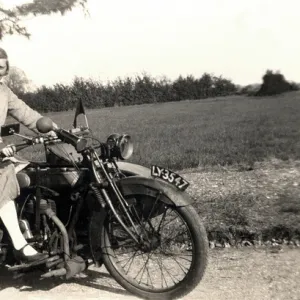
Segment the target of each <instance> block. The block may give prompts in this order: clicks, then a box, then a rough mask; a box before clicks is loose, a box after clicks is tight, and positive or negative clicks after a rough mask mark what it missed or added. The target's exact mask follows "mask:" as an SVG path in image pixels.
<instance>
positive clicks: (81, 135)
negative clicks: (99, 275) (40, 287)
mask: <svg viewBox="0 0 300 300" xmlns="http://www.w3.org/2000/svg"><path fill="white" fill-rule="evenodd" d="M37 129H38V130H39V132H40V133H41V134H46V133H47V132H49V131H51V130H53V131H55V133H56V135H57V138H52V137H45V136H44V137H43V138H39V139H37V138H36V137H33V138H32V137H28V136H24V135H21V134H20V125H19V124H18V123H15V124H8V125H4V126H2V128H1V136H2V137H4V136H9V135H15V136H21V137H22V138H23V142H22V143H19V144H15V147H16V149H17V151H20V150H22V149H24V148H26V147H29V146H32V145H35V144H36V143H38V142H37V141H38V140H39V141H40V143H42V144H43V147H44V150H45V154H46V160H45V161H42V162H35V161H33V160H24V159H23V158H20V157H18V155H15V157H12V158H5V160H7V161H8V162H9V163H13V164H14V166H15V170H16V175H17V179H18V183H19V186H20V195H19V196H18V198H17V199H16V200H15V203H16V209H17V214H18V219H19V225H20V229H21V231H22V234H23V235H24V237H25V239H26V240H27V242H28V243H29V244H31V245H32V246H33V247H34V248H35V249H37V250H38V251H40V252H42V253H46V254H48V257H47V258H46V259H44V260H42V261H35V262H32V263H19V262H17V261H16V259H15V257H14V252H13V246H12V243H11V240H10V237H9V235H8V232H7V231H6V229H5V227H4V226H3V223H2V222H1V223H0V263H1V265H3V266H6V268H7V269H8V271H11V272H12V273H13V274H14V275H21V274H25V276H26V274H28V273H30V272H36V271H37V270H38V271H39V272H41V271H42V274H41V275H40V276H41V278H51V277H60V278H63V279H66V280H68V279H70V278H72V277H74V276H75V275H77V274H80V273H82V272H84V271H85V270H87V269H88V268H89V266H90V265H91V264H93V265H94V266H96V267H100V266H102V264H104V266H105V268H106V269H107V271H108V272H109V273H110V275H111V276H112V278H114V280H116V281H117V282H118V283H119V284H120V285H121V286H122V287H123V288H125V289H126V290H127V291H129V292H130V293H132V294H133V295H135V296H138V297H141V298H144V299H176V298H179V297H183V296H184V295H186V294H188V293H190V292H191V291H192V290H193V289H194V288H195V287H196V286H197V285H198V284H199V283H200V281H201V279H202V278H203V275H204V272H205V270H206V266H207V254H208V239H207V234H206V231H205V228H204V226H203V224H202V222H201V220H200V218H199V216H198V214H197V213H196V211H195V209H194V208H193V206H192V204H191V200H190V198H189V196H188V194H187V192H186V189H187V187H188V186H189V183H188V182H187V181H186V180H185V179H184V178H183V177H181V176H180V175H178V174H176V173H174V172H172V171H170V170H168V169H165V168H163V167H161V166H156V165H153V166H152V167H151V169H148V168H144V167H143V166H139V165H134V164H129V163H128V164H126V163H125V162H124V161H125V160H127V159H129V158H130V157H131V155H132V153H133V143H132V141H131V139H130V136H129V135H127V134H111V135H109V136H108V137H107V140H106V141H105V142H101V141H99V140H98V139H96V138H95V137H94V136H93V135H92V134H91V130H90V129H89V128H86V127H78V128H73V129H69V130H67V129H63V128H58V127H54V126H53V123H52V121H51V120H50V119H49V118H47V117H43V118H41V119H39V120H38V122H37ZM72 149H73V151H72Z"/></svg>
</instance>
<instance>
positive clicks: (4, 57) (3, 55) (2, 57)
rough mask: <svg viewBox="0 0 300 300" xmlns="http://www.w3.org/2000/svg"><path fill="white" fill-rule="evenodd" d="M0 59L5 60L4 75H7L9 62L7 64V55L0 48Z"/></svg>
mask: <svg viewBox="0 0 300 300" xmlns="http://www.w3.org/2000/svg"><path fill="white" fill-rule="evenodd" d="M0 59H7V62H6V67H7V68H6V74H8V71H9V62H8V56H7V53H6V51H5V50H4V49H3V48H0Z"/></svg>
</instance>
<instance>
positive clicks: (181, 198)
mask: <svg viewBox="0 0 300 300" xmlns="http://www.w3.org/2000/svg"><path fill="white" fill-rule="evenodd" d="M117 185H118V187H119V189H120V191H121V193H122V194H123V195H124V196H129V195H132V194H137V193H140V194H150V195H156V196H157V191H160V192H161V195H160V200H162V201H164V202H165V203H166V204H171V205H175V206H178V207H179V206H187V205H191V204H192V200H191V198H190V197H189V195H188V194H187V193H186V192H184V191H180V190H178V189H177V188H176V187H174V186H173V185H171V184H168V183H166V182H164V181H161V180H159V179H154V178H145V177H140V176H131V177H126V178H122V179H120V180H118V181H117Z"/></svg>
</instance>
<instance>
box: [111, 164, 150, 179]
mask: <svg viewBox="0 0 300 300" xmlns="http://www.w3.org/2000/svg"><path fill="white" fill-rule="evenodd" d="M116 163H117V165H118V167H119V169H120V170H121V171H122V172H123V173H125V174H126V175H127V176H134V175H138V176H142V177H147V178H151V170H150V169H149V168H146V167H144V166H141V165H138V164H132V163H129V162H124V161H118V162H116Z"/></svg>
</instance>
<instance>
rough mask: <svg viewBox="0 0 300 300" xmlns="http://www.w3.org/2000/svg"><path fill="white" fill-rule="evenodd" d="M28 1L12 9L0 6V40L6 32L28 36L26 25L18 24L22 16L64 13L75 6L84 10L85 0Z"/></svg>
mask: <svg viewBox="0 0 300 300" xmlns="http://www.w3.org/2000/svg"><path fill="white" fill-rule="evenodd" d="M28 2H29V3H25V4H22V5H18V6H15V7H14V8H12V9H5V8H3V7H0V13H1V17H0V40H2V39H3V37H4V36H5V35H8V34H9V35H12V34H19V35H22V36H25V37H27V38H29V37H30V33H29V32H28V31H27V29H26V27H24V26H21V25H20V22H21V21H22V18H24V17H26V16H30V15H33V16H41V15H50V14H52V13H61V15H64V14H65V13H66V12H68V11H71V10H72V9H73V8H74V7H76V6H81V7H82V8H83V9H84V10H85V11H86V9H85V3H86V2H87V0H33V1H28Z"/></svg>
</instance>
